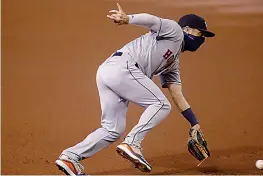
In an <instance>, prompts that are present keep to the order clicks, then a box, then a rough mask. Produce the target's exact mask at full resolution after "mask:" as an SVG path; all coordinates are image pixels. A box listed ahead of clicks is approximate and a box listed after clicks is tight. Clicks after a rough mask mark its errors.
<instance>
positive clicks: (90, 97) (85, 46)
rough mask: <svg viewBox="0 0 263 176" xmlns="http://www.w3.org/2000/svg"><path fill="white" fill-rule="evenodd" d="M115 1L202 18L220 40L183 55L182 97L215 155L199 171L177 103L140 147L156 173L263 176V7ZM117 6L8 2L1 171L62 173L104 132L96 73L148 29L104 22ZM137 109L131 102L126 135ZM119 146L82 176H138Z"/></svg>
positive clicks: (136, 9) (251, 0)
mask: <svg viewBox="0 0 263 176" xmlns="http://www.w3.org/2000/svg"><path fill="white" fill-rule="evenodd" d="M118 2H119V3H120V4H121V5H122V8H123V10H124V11H125V12H126V13H128V14H130V13H140V12H147V13H151V14H154V15H157V16H161V17H164V18H172V19H174V20H178V19H179V18H180V16H182V15H184V14H187V13H196V14H199V15H201V16H203V17H204V18H205V19H206V20H207V23H208V28H209V29H211V30H212V31H214V32H215V33H216V37H215V38H214V39H208V40H207V41H206V44H205V45H203V46H202V48H201V49H200V50H199V51H198V52H196V53H183V54H182V55H181V57H180V67H181V69H180V70H181V79H182V81H183V90H184V95H185V96H186V98H187V100H188V101H189V103H190V104H191V106H192V108H193V110H194V111H195V113H196V115H197V116H198V118H199V121H200V124H201V126H202V129H203V132H204V134H205V137H206V138H207V141H208V144H209V148H210V150H211V158H209V159H208V160H207V161H205V162H204V163H203V164H202V165H201V166H200V167H196V165H197V164H198V162H197V161H196V160H195V159H194V158H193V157H192V156H190V154H189V153H188V152H187V148H186V140H187V137H188V128H189V126H188V123H187V121H186V120H185V119H184V118H183V117H182V116H180V114H179V113H178V112H177V110H176V108H175V107H174V106H173V110H172V112H171V113H170V115H169V117H168V118H167V119H165V120H164V121H163V122H162V123H161V124H160V125H159V126H157V127H156V128H155V129H153V130H152V131H151V132H150V133H149V135H147V136H146V138H145V140H144V142H143V149H144V150H143V152H144V155H145V158H146V159H148V160H149V162H150V163H151V164H152V166H153V171H152V174H263V171H260V170H257V169H256V167H255V162H256V160H258V159H263V133H262V129H263V123H262V119H263V112H262V102H263V71H262V64H263V58H262V56H263V49H262V41H263V32H262V31H263V1H262V0H257V1H256V0H247V1H244V0H242V1H241V0H239V1H238V0H231V1H229V0H225V1H222V0H220V1H219V0H210V1H204V0H203V1H201V0H196V1H195V3H190V1H189V3H186V2H185V1H183V0H178V1H172V0H163V1H161V2H160V1H157V0H145V1H142V0H140V1H139V0H136V1H135V0H134V1H128V0H120V1H118ZM116 8H117V7H116V1H103V0H96V1H91V0H90V1H87V0H78V1H73V0H63V1H62V0H37V1H36V0H23V1H21V0H2V74H1V75H2V136H1V137H2V158H1V159H2V174H12V175H17V174H23V175H25V174H27V175H28V174H48V175H50V174H61V172H59V171H58V170H57V168H56V166H55V165H54V162H55V160H56V158H57V157H58V156H59V155H60V153H61V151H62V150H63V149H65V148H67V147H70V146H72V145H75V144H76V143H78V142H80V141H81V140H83V139H84V138H85V137H86V136H87V135H88V134H89V133H90V132H92V131H93V130H95V129H96V128H97V127H99V126H100V104H99V97H98V93H97V88H96V82H95V75H96V70H97V68H98V66H99V65H100V64H101V63H102V62H103V61H104V60H105V59H106V58H107V57H108V56H110V55H111V54H112V53H113V52H114V51H116V50H117V49H119V48H120V47H122V46H123V45H124V44H126V43H127V42H129V41H130V40H132V39H135V38H136V37H138V36H139V35H142V34H144V33H145V32H147V30H146V29H143V28H139V27H136V26H116V25H114V24H112V22H111V21H110V20H108V19H107V18H106V15H107V14H108V11H109V10H112V9H116ZM154 80H155V82H156V83H157V84H158V85H160V84H159V82H158V81H157V79H154ZM162 90H163V91H164V93H165V94H166V95H167V96H168V98H169V100H171V98H170V96H169V94H168V92H167V90H165V89H162ZM141 112H142V109H141V108H139V107H137V106H135V105H133V104H131V105H130V108H129V111H128V115H127V129H126V133H127V132H128V131H129V130H130V129H131V128H132V127H133V125H135V124H136V123H137V121H138V119H139V116H140V113H141ZM124 136H125V135H124ZM124 136H123V137H124ZM122 139H123V138H121V139H120V140H118V141H117V142H115V143H113V144H112V145H111V146H110V147H108V148H106V149H105V150H103V151H101V152H99V153H98V154H96V155H95V156H94V157H92V158H90V159H87V160H84V161H83V165H84V166H85V170H86V172H87V173H89V174H92V175H96V174H111V175H117V174H119V175H124V174H134V175H135V174H142V173H140V172H139V171H137V170H136V169H135V168H133V167H132V166H131V164H130V163H129V162H126V161H124V160H123V159H122V158H121V157H119V156H118V155H117V153H116V152H115V147H116V146H117V145H118V144H119V142H121V140H122Z"/></svg>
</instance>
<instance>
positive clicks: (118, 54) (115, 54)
mask: <svg viewBox="0 0 263 176" xmlns="http://www.w3.org/2000/svg"><path fill="white" fill-rule="evenodd" d="M122 54H123V52H118V51H117V52H115V53H114V54H113V55H112V57H114V56H121V55H122Z"/></svg>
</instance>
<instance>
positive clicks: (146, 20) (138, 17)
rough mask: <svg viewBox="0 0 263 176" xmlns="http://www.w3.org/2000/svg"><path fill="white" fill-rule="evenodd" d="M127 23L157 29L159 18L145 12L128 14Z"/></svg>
mask: <svg viewBox="0 0 263 176" xmlns="http://www.w3.org/2000/svg"><path fill="white" fill-rule="evenodd" d="M128 17H129V24H134V25H138V26H143V27H146V28H149V29H151V30H154V31H157V30H158V29H159V28H160V18H159V17H157V16H153V15H150V14H147V13H140V14H133V15H128Z"/></svg>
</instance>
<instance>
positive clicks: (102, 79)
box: [62, 14, 184, 160]
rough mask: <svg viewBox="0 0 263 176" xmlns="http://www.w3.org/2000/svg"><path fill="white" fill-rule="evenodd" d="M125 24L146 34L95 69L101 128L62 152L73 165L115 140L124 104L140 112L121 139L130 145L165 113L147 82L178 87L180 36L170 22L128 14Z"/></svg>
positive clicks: (161, 97) (161, 100)
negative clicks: (156, 78)
mask: <svg viewBox="0 0 263 176" xmlns="http://www.w3.org/2000/svg"><path fill="white" fill-rule="evenodd" d="M129 22H130V23H131V24H135V25H139V26H144V27H147V28H149V29H150V32H148V33H147V34H145V35H142V36H141V37H139V38H137V39H135V40H133V41H131V42H130V43H128V44H127V45H125V46H124V47H123V48H121V49H120V50H118V52H116V53H115V54H113V55H112V56H110V57H109V58H108V59H107V60H106V61H105V62H104V63H103V64H101V65H100V66H99V69H98V71H97V77H96V82H97V87H98V92H99V96H100V104H101V111H102V115H101V128H98V129H97V130H95V131H94V132H92V133H91V134H89V135H88V136H87V137H86V138H85V139H84V140H83V141H82V142H80V143H78V144H77V145H75V146H73V147H70V148H68V149H66V150H64V151H63V153H62V154H64V155H67V156H69V157H71V158H73V159H75V160H81V159H84V158H87V157H91V156H92V155H94V154H95V153H97V152H98V151H100V150H102V149H103V148H105V147H107V146H108V145H109V144H111V143H112V142H114V141H116V140H117V139H118V138H120V137H121V135H122V134H123V133H124V131H125V127H126V113H127V110H128V104H129V102H134V103H136V104H137V105H140V106H141V107H143V108H144V109H145V111H144V112H143V113H142V115H141V117H140V120H139V122H138V124H137V125H136V126H134V128H133V129H132V130H131V131H130V132H129V134H128V135H127V136H126V137H125V140H124V142H125V143H128V144H131V145H136V146H140V144H141V142H142V140H143V139H144V137H145V135H146V134H147V133H148V132H149V131H150V130H151V129H152V128H153V127H155V126H156V125H158V124H159V123H160V122H161V121H162V120H163V119H165V118H166V117H167V115H168V114H169V112H170V110H171V105H170V102H169V101H168V100H167V98H166V96H165V95H164V94H163V92H162V91H161V90H160V89H159V87H158V86H157V85H156V84H155V83H154V82H153V81H152V77H153V76H154V75H159V76H160V79H161V82H162V85H163V87H166V84H167V83H175V84H181V80H180V73H179V57H178V56H179V53H180V50H181V46H182V42H183V37H184V36H183V32H182V29H181V28H180V26H179V25H178V24H177V23H176V22H175V21H173V20H169V19H162V18H159V17H156V16H153V15H149V14H136V15H129ZM90 118H92V117H90Z"/></svg>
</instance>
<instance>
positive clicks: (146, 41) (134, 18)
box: [120, 14, 184, 87]
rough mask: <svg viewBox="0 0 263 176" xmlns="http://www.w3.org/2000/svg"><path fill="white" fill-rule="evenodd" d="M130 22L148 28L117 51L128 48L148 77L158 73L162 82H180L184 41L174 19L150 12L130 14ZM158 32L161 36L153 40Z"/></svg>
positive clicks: (180, 29)
mask: <svg viewBox="0 0 263 176" xmlns="http://www.w3.org/2000/svg"><path fill="white" fill-rule="evenodd" d="M129 19H130V20H129V21H130V23H131V24H136V25H140V26H144V27H147V28H149V29H150V32H149V33H147V34H145V35H142V36H141V37H139V38H137V39H135V40H133V41H131V42H130V43H128V44H127V45H125V46H124V47H123V48H122V49H120V51H128V52H129V53H130V55H131V56H132V57H133V58H134V60H135V61H136V62H137V63H138V64H139V66H140V69H141V70H142V71H143V72H144V74H145V75H147V76H148V77H149V78H152V77H153V76H154V75H160V80H161V82H162V86H163V87H166V83H177V84H181V80H180V71H179V53H180V52H181V51H180V50H181V46H182V41H183V37H184V35H183V31H182V28H181V27H180V26H179V25H178V23H176V22H175V21H173V20H169V19H162V18H159V17H156V16H152V15H149V14H137V15H129ZM157 36H159V37H160V36H161V37H163V38H164V40H159V41H158V40H156V37H157Z"/></svg>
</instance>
